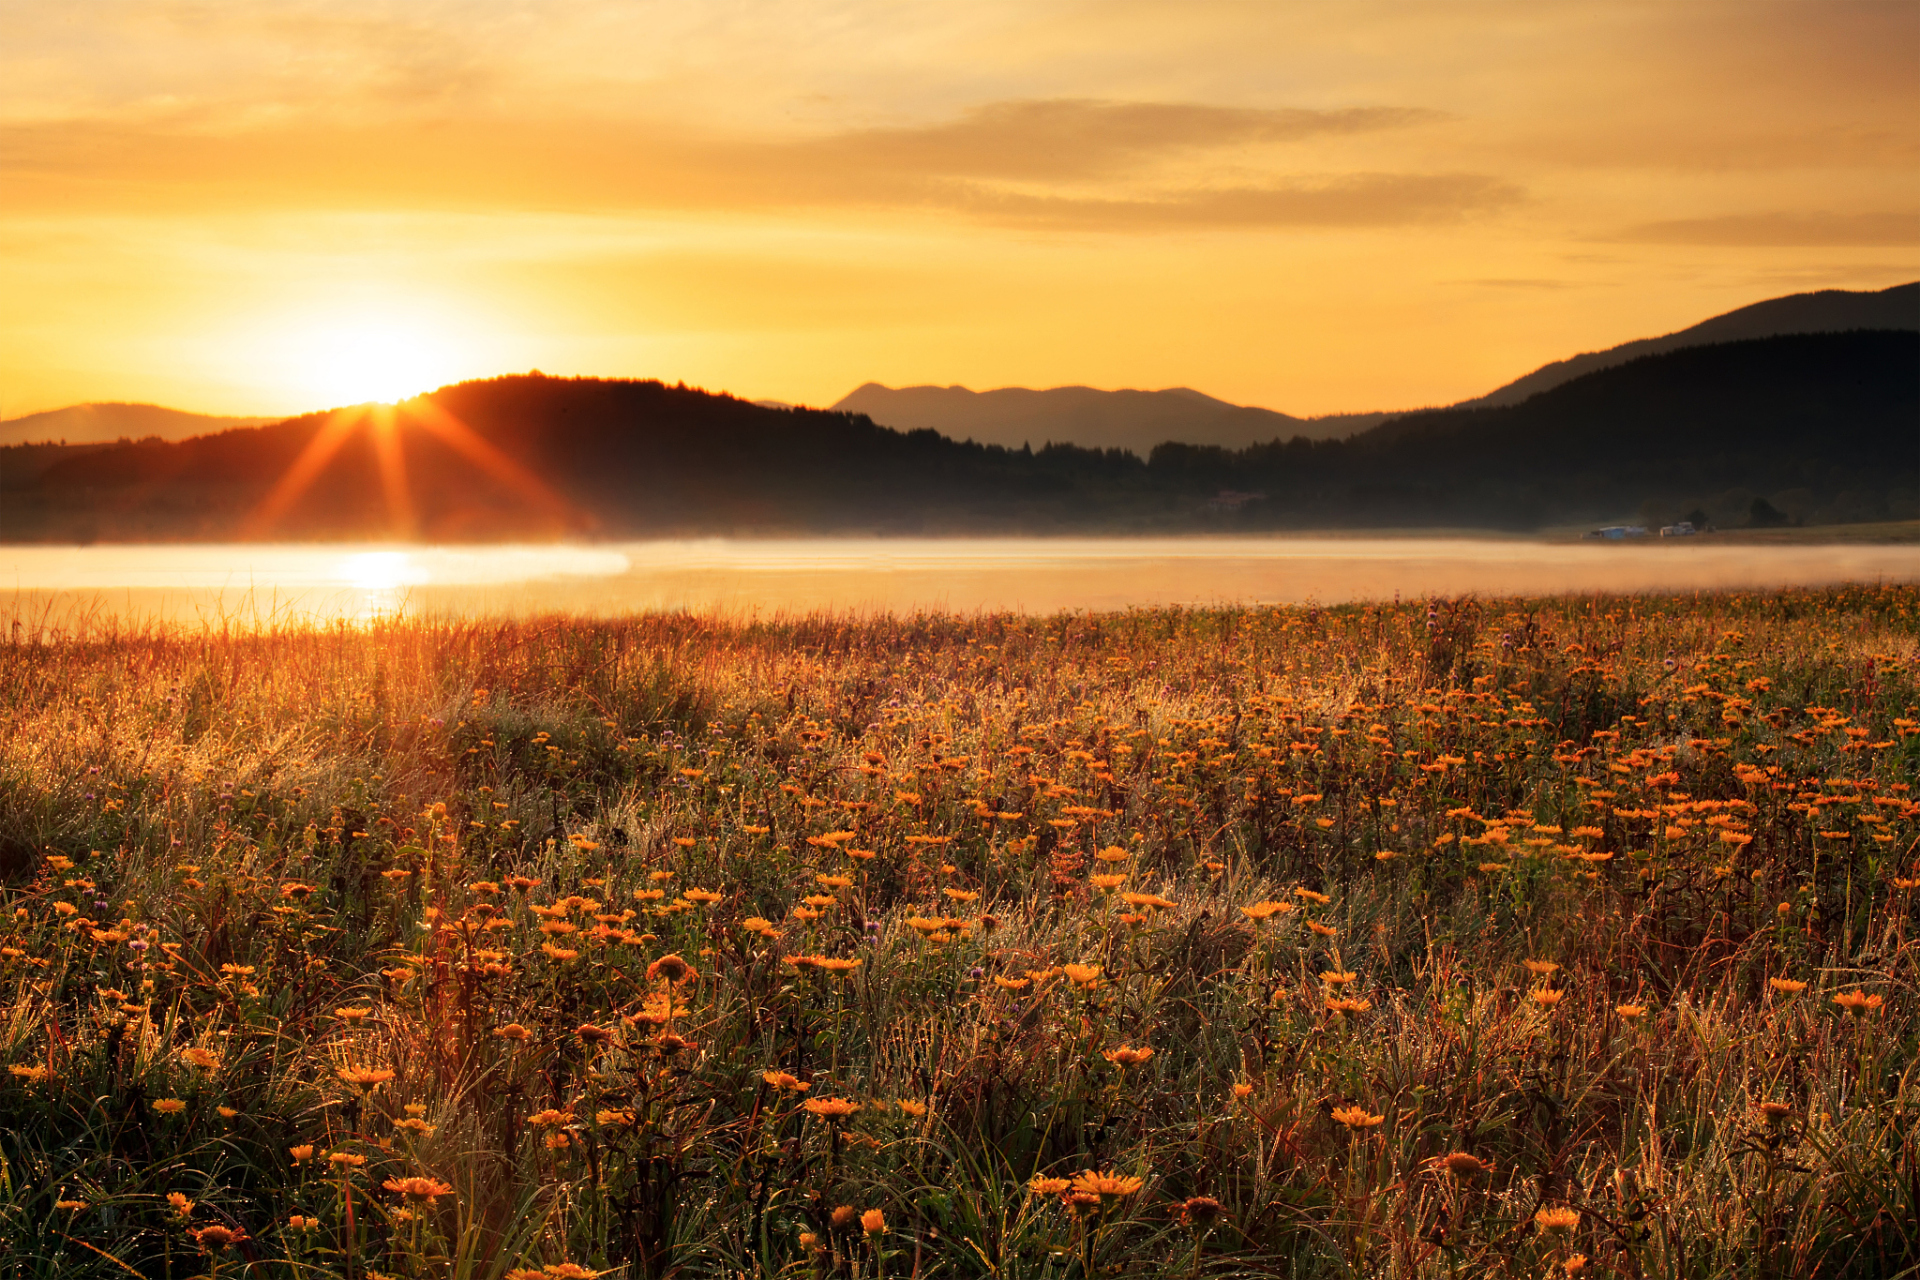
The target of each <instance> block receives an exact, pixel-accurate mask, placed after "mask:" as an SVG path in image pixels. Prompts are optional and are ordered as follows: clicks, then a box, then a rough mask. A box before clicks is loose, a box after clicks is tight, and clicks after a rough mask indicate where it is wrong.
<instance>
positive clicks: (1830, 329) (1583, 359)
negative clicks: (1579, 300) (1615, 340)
mask: <svg viewBox="0 0 1920 1280" xmlns="http://www.w3.org/2000/svg"><path fill="white" fill-rule="evenodd" d="M1851 329H1882V330H1889V329H1905V330H1920V283H1914V284H1902V285H1895V286H1894V287H1893V288H1891V289H1881V290H1879V291H1878V292H1872V293H1868V292H1854V291H1851V290H1847V289H1822V290H1820V291H1819V292H1818V293H1796V294H1792V295H1790V296H1788V297H1784V298H1769V299H1767V300H1766V301H1765V302H1756V303H1754V304H1753V305H1752V306H1750V307H1741V308H1740V309H1739V310H1737V311H1729V312H1727V313H1726V314H1725V315H1718V316H1715V317H1713V318H1712V319H1711V320H1702V321H1701V322H1700V323H1699V324H1696V325H1694V326H1693V327H1692V328H1689V329H1682V330H1680V331H1679V332H1677V333H1669V334H1666V335H1665V336H1663V337H1659V338H1641V339H1640V340H1638V341H1637V342H1623V343H1621V344H1620V345H1619V346H1617V347H1609V348H1607V349H1606V350H1605V351H1589V352H1586V353H1585V354H1583V355H1577V356H1572V357H1570V358H1568V359H1565V360H1556V361H1554V362H1553V363H1552V364H1547V365H1542V366H1540V367H1539V368H1538V369H1535V370H1534V371H1533V372H1532V373H1529V374H1527V375H1526V376H1525V377H1523V378H1516V379H1514V380H1513V381H1512V382H1509V383H1508V384H1507V385H1506V386H1504V387H1500V388H1498V389H1497V390H1494V391H1490V392H1488V393H1487V394H1486V395H1484V396H1479V397H1476V398H1475V399H1472V400H1463V401H1461V402H1460V403H1459V404H1457V405H1454V406H1452V407H1453V408H1456V409H1475V408H1484V407H1490V406H1494V405H1506V404H1519V403H1520V402H1521V401H1522V400H1525V399H1526V398H1527V397H1529V396H1536V395H1539V394H1540V393H1541V392H1542V391H1550V390H1552V389H1553V388H1554V387H1557V386H1559V385H1560V384H1562V383H1564V382H1571V381H1572V380H1573V379H1575V378H1578V377H1581V376H1583V375H1585V374H1589V373H1593V372H1595V371H1597V370H1600V369H1607V368H1611V367H1612V366H1614V365H1617V364H1625V363H1626V362H1627V361H1629V360H1637V359H1639V358H1640V357H1641V356H1651V355H1658V354H1660V353H1661V352H1663V351H1676V350H1678V349H1679V348H1681V347H1699V346H1706V345H1709V344H1712V343H1718V342H1740V341H1744V340H1746V339H1749V338H1774V337H1779V336H1780V335H1782V334H1789V333H1844V332H1846V331H1848V330H1851Z"/></svg>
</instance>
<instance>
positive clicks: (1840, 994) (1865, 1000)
mask: <svg viewBox="0 0 1920 1280" xmlns="http://www.w3.org/2000/svg"><path fill="white" fill-rule="evenodd" d="M1833 1002H1834V1003H1835V1004H1837V1005H1839V1006H1840V1007H1841V1008H1842V1009H1845V1010H1847V1011H1848V1012H1849V1013H1870V1012H1872V1011H1873V1010H1875V1009H1878V1008H1879V1007H1880V1006H1881V1005H1882V1004H1884V1003H1885V1002H1886V997H1885V996H1880V995H1868V994H1867V993H1866V992H1864V991H1836V992H1834V993H1833Z"/></svg>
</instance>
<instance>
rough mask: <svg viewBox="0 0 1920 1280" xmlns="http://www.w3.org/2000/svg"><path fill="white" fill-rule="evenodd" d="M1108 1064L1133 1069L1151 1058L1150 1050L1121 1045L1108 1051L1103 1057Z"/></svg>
mask: <svg viewBox="0 0 1920 1280" xmlns="http://www.w3.org/2000/svg"><path fill="white" fill-rule="evenodd" d="M1103 1056H1104V1057H1105V1058H1106V1060H1107V1061H1108V1062H1111V1063H1114V1064H1116V1065H1118V1066H1122V1067H1135V1066H1139V1065H1140V1064H1141V1063H1143V1062H1145V1061H1146V1060H1147V1059H1149V1058H1151V1057H1152V1056H1153V1050H1152V1049H1133V1048H1129V1047H1128V1046H1126V1045H1124V1044H1123V1045H1121V1046H1120V1047H1119V1048H1117V1049H1108V1050H1107V1051H1106V1053H1105V1054H1104V1055H1103Z"/></svg>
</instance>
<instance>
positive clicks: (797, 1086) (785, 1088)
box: [760, 1071, 813, 1093]
mask: <svg viewBox="0 0 1920 1280" xmlns="http://www.w3.org/2000/svg"><path fill="white" fill-rule="evenodd" d="M760 1078H761V1079H762V1080H765V1081H766V1082H767V1083H768V1084H770V1085H772V1086H773V1087H774V1088H776V1089H778V1090H780V1092H782V1093H805V1092H806V1091H807V1090H808V1089H811V1088H812V1087H813V1086H812V1085H810V1084H808V1083H806V1082H805V1081H804V1080H801V1079H800V1077H798V1076H794V1075H789V1074H788V1073H787V1072H785V1071H762V1072H761V1073H760Z"/></svg>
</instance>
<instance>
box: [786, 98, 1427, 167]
mask: <svg viewBox="0 0 1920 1280" xmlns="http://www.w3.org/2000/svg"><path fill="white" fill-rule="evenodd" d="M1444 118H1445V117H1444V116H1443V115H1442V114H1441V113H1440V112H1437V111H1428V110H1423V109H1420V108H1415V107H1350V108H1346V109H1342V110H1333V111H1310V110H1302V109H1298V108H1293V109H1264V110H1263V109H1254V108H1245V107H1223V106H1210V105H1207V104H1204V103H1191V102H1111V101H1095V100H1089V99H1074V98H1063V99H1050V100H1049V99H1027V100H1018V101H1009V102H991V103H987V104H984V105H982V106H978V107H975V108H973V109H971V110H969V111H967V112H965V113H963V114H962V115H961V116H960V118H958V119H956V120H948V121H942V122H939V123H934V124H925V125H914V126H902V127H894V128H880V129H858V130H852V131H848V132H844V133H839V134H835V135H833V136H830V137H826V138H822V139H819V140H818V141H814V142H810V143H802V144H798V145H797V146H794V147H793V148H792V150H793V151H794V152H795V153H796V154H797V155H799V156H802V157H805V158H806V159H808V160H811V161H814V162H817V163H822V164H825V165H829V166H831V167H833V168H835V169H840V170H865V171H869V172H875V171H878V172H894V173H906V174H925V175H938V176H959V177H972V178H1002V179H1039V180H1063V179H1074V178H1101V177H1114V176H1123V175H1125V174H1127V173H1128V172H1130V171H1131V170H1132V169H1134V168H1135V167H1136V166H1138V165H1139V164H1140V163H1141V162H1143V161H1147V160H1159V159H1164V158H1167V157H1171V156H1179V155H1186V154H1191V153H1194V152H1199V151H1207V150H1213V149H1218V148H1224V147H1249V146H1256V145H1264V144H1274V143H1286V142H1298V141H1302V140H1304V139H1308V138H1319V137H1327V136H1339V135H1350V134H1362V133H1377V132H1381V131H1384V130H1391V129H1405V128H1409V127H1411V126H1414V125H1420V124H1427V123H1431V122H1434V121H1437V120H1441V119H1444Z"/></svg>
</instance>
